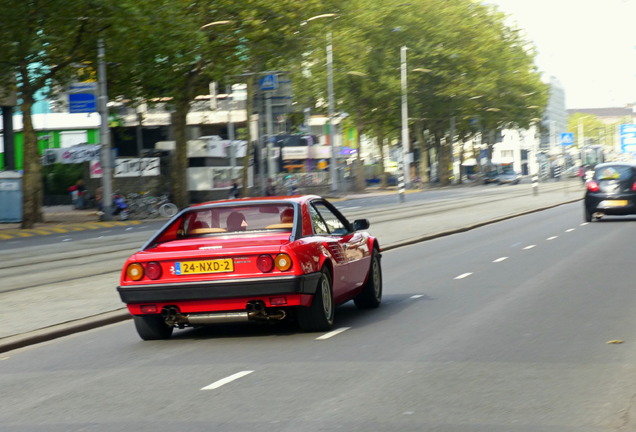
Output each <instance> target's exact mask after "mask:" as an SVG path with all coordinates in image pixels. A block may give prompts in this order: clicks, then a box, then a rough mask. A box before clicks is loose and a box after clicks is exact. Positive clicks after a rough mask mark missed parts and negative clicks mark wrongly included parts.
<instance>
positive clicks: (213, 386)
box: [201, 370, 254, 390]
mask: <svg viewBox="0 0 636 432" xmlns="http://www.w3.org/2000/svg"><path fill="white" fill-rule="evenodd" d="M252 372H254V371H253V370H247V371H241V372H237V373H235V374H234V375H230V376H229V377H226V378H223V379H220V380H218V381H216V382H213V383H212V384H210V385H208V386H205V387H203V388H202V389H201V390H214V389H217V388H219V387H221V386H223V385H225V384H228V383H231V382H232V381H236V380H237V379H239V378H243V377H244V376H245V375H249V374H251V373H252Z"/></svg>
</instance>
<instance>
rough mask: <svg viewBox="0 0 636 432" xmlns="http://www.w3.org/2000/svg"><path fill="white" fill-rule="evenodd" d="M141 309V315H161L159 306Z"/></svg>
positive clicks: (143, 306) (147, 306) (145, 306)
mask: <svg viewBox="0 0 636 432" xmlns="http://www.w3.org/2000/svg"><path fill="white" fill-rule="evenodd" d="M139 309H140V310H141V313H145V314H156V313H159V309H158V308H157V305H141V307H140V308H139Z"/></svg>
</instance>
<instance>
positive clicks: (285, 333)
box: [0, 203, 636, 432]
mask: <svg viewBox="0 0 636 432" xmlns="http://www.w3.org/2000/svg"><path fill="white" fill-rule="evenodd" d="M634 221H635V220H634V219H631V220H629V219H621V220H618V221H617V220H614V221H612V220H610V219H608V220H606V221H604V222H601V223H592V224H585V223H583V222H582V217H581V208H580V203H574V204H568V205H563V206H559V207H556V208H553V209H549V210H546V211H542V212H538V213H533V214H529V215H526V216H522V217H518V218H514V219H510V220H507V221H502V222H499V223H496V224H492V225H487V226H483V227H481V228H477V229H474V230H471V231H467V232H464V233H459V234H456V235H452V236H445V237H440V238H437V239H435V240H431V241H426V242H423V243H418V244H414V245H411V246H405V247H399V248H394V249H391V250H389V251H386V252H384V254H383V255H384V257H383V269H384V280H385V293H384V302H383V305H382V306H381V307H380V308H379V309H377V310H372V311H358V310H357V309H356V308H355V307H354V306H353V305H352V304H345V305H343V306H341V307H340V308H338V310H337V314H336V331H335V332H332V333H329V334H310V333H301V332H299V331H298V330H297V329H296V328H294V327H285V326H271V327H270V326H263V327H259V326H223V327H215V328H211V329H205V330H183V331H177V332H176V334H175V336H174V337H173V338H172V339H170V340H168V341H156V342H142V341H141V340H139V338H138V337H137V335H136V333H135V331H134V328H133V326H132V323H131V322H130V321H127V322H122V323H119V324H115V325H110V326H106V327H103V328H99V329H95V330H91V331H88V332H83V333H78V334H75V335H73V336H69V337H66V338H61V339H57V340H54V341H51V342H48V343H45V344H39V345H35V346H32V347H30V348H23V349H20V350H15V351H12V352H9V353H6V354H3V355H0V388H2V389H3V391H2V392H1V393H0V430H9V431H20V432H23V431H64V432H67V431H88V430H90V431H119V430H134V431H153V432H154V431H156V430H179V431H211V430H214V431H245V430H252V429H257V428H258V429H261V428H265V429H268V430H276V431H294V432H295V431H299V430H302V431H308V432H313V431H333V430H344V431H370V430H371V431H443V432H468V431H470V432H473V431H484V432H522V431H523V432H536V431H555V432H569V431H577V432H580V431H583V432H588V431H590V432H591V431H594V432H597V431H598V432H600V431H603V432H606V431H632V430H635V428H636V424H635V423H634V415H635V414H636V412H635V411H634V397H635V395H636V362H635V361H634V359H635V358H636V357H635V354H636V345H635V344H634V343H633V340H634V337H633V336H634V332H635V329H636V315H635V314H634V313H633V310H634V308H635V307H636V290H634V289H633V282H632V281H633V276H634V270H633V265H632V264H631V257H632V256H633V253H634V249H635V248H636V246H634V243H633V242H632V241H629V239H631V238H633V237H634V229H635V228H634V226H635V225H634ZM611 341H624V342H623V343H608V342H611Z"/></svg>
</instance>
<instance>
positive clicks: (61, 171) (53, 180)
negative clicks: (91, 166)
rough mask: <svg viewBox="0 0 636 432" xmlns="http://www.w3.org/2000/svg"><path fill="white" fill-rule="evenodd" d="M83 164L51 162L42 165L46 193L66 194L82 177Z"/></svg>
mask: <svg viewBox="0 0 636 432" xmlns="http://www.w3.org/2000/svg"><path fill="white" fill-rule="evenodd" d="M83 170H84V166H83V165H82V164H59V163H58V164H51V165H46V166H44V167H42V182H43V184H44V193H45V194H46V195H64V194H67V193H69V192H68V188H69V187H71V186H73V185H74V184H75V183H77V181H78V180H80V179H81V178H82V174H83Z"/></svg>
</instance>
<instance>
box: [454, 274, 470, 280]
mask: <svg viewBox="0 0 636 432" xmlns="http://www.w3.org/2000/svg"><path fill="white" fill-rule="evenodd" d="M471 274H472V273H464V274H460V275H459V276H457V277H456V278H455V279H464V278H465V277H468V276H470V275H471Z"/></svg>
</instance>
